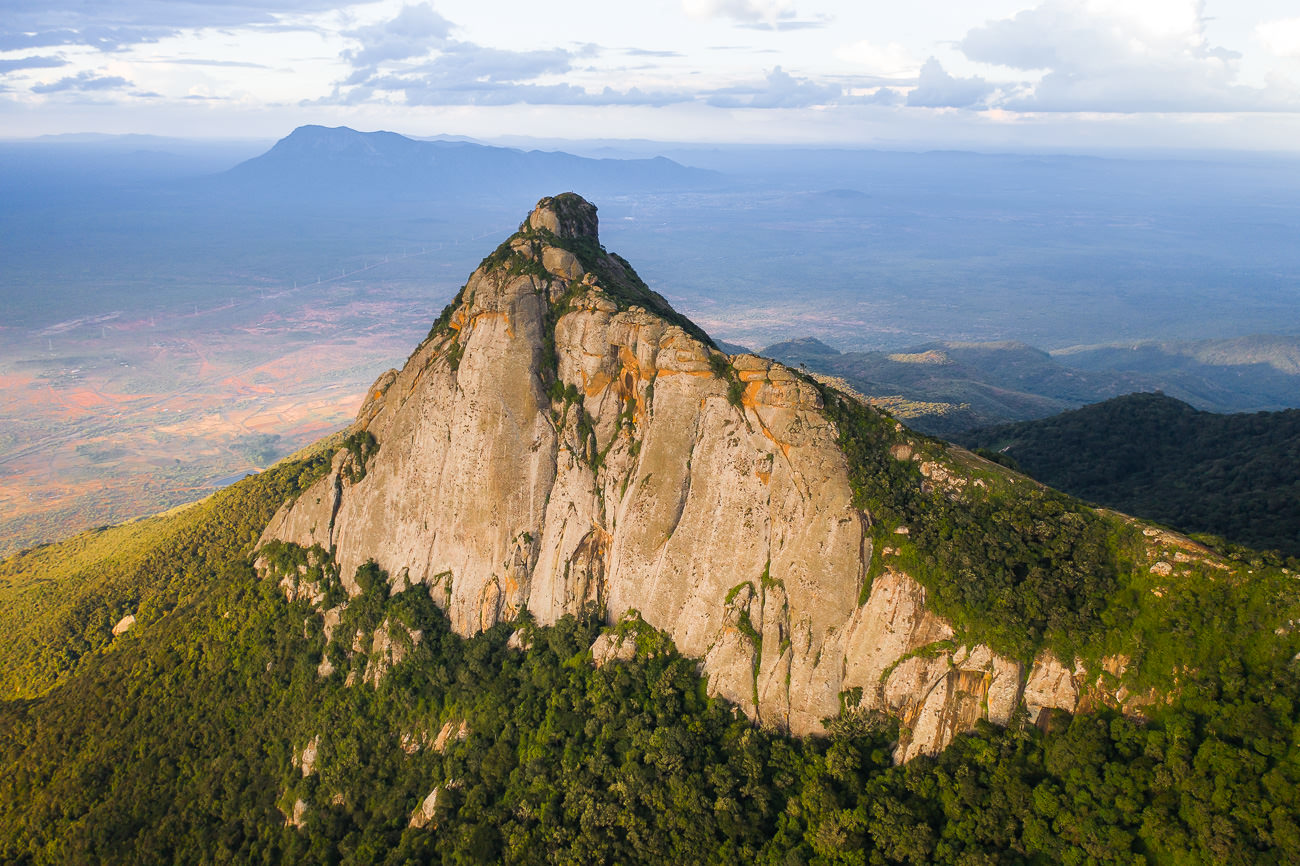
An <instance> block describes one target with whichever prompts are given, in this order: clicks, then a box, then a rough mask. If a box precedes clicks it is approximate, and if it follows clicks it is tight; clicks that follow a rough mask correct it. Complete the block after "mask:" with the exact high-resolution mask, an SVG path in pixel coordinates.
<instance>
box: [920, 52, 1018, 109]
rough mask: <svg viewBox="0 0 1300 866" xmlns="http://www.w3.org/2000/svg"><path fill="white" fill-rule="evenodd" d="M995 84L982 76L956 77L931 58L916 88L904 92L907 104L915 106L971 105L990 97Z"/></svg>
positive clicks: (949, 106) (957, 106)
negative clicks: (906, 92)
mask: <svg viewBox="0 0 1300 866" xmlns="http://www.w3.org/2000/svg"><path fill="white" fill-rule="evenodd" d="M994 90H996V87H995V86H994V85H992V84H989V83H988V82H986V81H985V80H984V79H983V78H979V77H975V78H957V77H954V76H952V75H949V74H948V73H947V72H946V71H945V70H944V68H943V66H941V65H940V64H939V61H938V60H936V59H934V58H933V57H931V58H930V59H929V60H927V61H925V64H924V65H923V66H922V67H921V74H920V76H919V77H918V78H917V82H916V87H915V88H913V89H912V91H911V92H910V93H908V94H907V104H908V105H910V106H912V107H914V108H972V107H974V106H976V105H977V104H978V103H981V102H983V101H984V100H985V99H986V98H987V97H988V96H990V95H991V94H992V93H993V91H994Z"/></svg>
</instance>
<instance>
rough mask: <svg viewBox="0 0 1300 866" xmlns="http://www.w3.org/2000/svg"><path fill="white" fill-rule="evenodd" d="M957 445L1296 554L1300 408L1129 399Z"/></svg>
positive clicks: (1114, 502) (1146, 512)
mask: <svg viewBox="0 0 1300 866" xmlns="http://www.w3.org/2000/svg"><path fill="white" fill-rule="evenodd" d="M957 439H958V441H960V442H961V443H962V444H964V445H968V446H970V447H973V448H981V449H986V450H988V451H991V452H998V453H1001V454H1003V455H1006V456H1008V457H1010V458H1012V459H1013V460H1014V462H1015V464H1016V465H1017V466H1018V468H1020V469H1022V470H1023V471H1025V472H1027V473H1029V474H1030V475H1032V476H1033V477H1034V478H1037V479H1038V480H1040V481H1042V482H1043V483H1045V484H1050V485H1051V486H1053V487H1056V488H1058V489H1060V490H1064V491H1066V492H1067V493H1071V494H1073V495H1075V496H1078V497H1081V498H1083V499H1086V500H1088V501H1091V502H1096V503H1098V504H1101V505H1105V506H1108V507H1111V508H1116V509H1119V510H1121V511H1124V512H1126V513H1129V514H1135V515H1138V516H1140V517H1144V518H1148V519H1151V520H1156V521H1159V522H1161V523H1164V524H1167V525H1169V526H1173V527H1176V528H1178V529H1180V530H1182V531H1184V532H1195V533H1208V534H1211V535H1217V536H1222V538H1223V539H1226V540H1227V541H1228V542H1230V543H1234V544H1238V545H1245V546H1247V547H1252V548H1257V549H1260V550H1276V551H1280V552H1281V553H1282V554H1284V555H1287V556H1292V557H1300V410H1296V409H1291V410H1287V411H1285V412H1256V413H1251V414H1236V415H1217V414H1214V413H1212V412H1200V411H1197V410H1196V409H1193V408H1192V407H1191V406H1188V405H1187V404H1185V403H1182V402H1179V401H1178V400H1175V399H1173V398H1172V397H1166V396H1164V395H1163V394H1158V393H1156V394H1129V395H1128V396H1125V397H1116V398H1115V399H1113V400H1107V401H1105V402H1103V403H1097V404H1095V405H1092V406H1085V407H1084V408H1082V409H1076V410H1074V411H1071V412H1064V413H1062V414H1060V415H1056V416H1053V417H1051V418H1044V419H1042V420H1040V421H1025V422H1021V423H1018V424H1007V425H1004V426H999V427H991V428H987V429H985V430H977V431H973V432H971V433H966V434H959V435H958V436H957ZM1207 540H1208V541H1210V542H1211V543H1212V544H1213V546H1216V547H1220V548H1223V545H1222V544H1221V543H1215V542H1214V540H1213V539H1207Z"/></svg>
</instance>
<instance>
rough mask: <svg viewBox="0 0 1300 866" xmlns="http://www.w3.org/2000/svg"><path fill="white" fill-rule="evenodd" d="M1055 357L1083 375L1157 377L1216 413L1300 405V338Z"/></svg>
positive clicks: (1131, 346)
mask: <svg viewBox="0 0 1300 866" xmlns="http://www.w3.org/2000/svg"><path fill="white" fill-rule="evenodd" d="M1052 357H1054V358H1056V359H1057V360H1059V361H1060V362H1061V363H1063V364H1067V365H1069V366H1071V367H1074V368H1077V369H1080V370H1088V371H1098V370H1114V371H1119V372H1124V373H1133V374H1137V375H1141V376H1146V377H1153V378H1156V379H1157V380H1158V381H1159V382H1161V387H1162V388H1163V390H1164V391H1165V392H1166V393H1168V394H1170V395H1171V396H1175V397H1178V398H1179V399H1180V400H1183V401H1185V402H1188V403H1191V404H1192V405H1194V406H1196V407H1198V408H1200V409H1208V410H1210V411H1213V412H1259V411H1278V410H1281V409H1293V408H1296V407H1297V406H1300V337H1294V336H1285V335H1280V334H1256V335H1253V336H1248V337H1235V338H1232V339H1225V340H1191V341H1186V340H1185V341H1155V340H1151V341H1144V342H1137V343H1127V344H1124V345H1113V346H1075V347H1072V348H1069V349H1060V350H1057V351H1055V352H1053V353H1052Z"/></svg>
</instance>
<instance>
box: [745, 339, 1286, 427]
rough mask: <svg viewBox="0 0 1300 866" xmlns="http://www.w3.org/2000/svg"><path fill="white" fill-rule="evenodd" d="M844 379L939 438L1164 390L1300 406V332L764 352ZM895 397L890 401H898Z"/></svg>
mask: <svg viewBox="0 0 1300 866" xmlns="http://www.w3.org/2000/svg"><path fill="white" fill-rule="evenodd" d="M761 354H763V355H766V356H768V357H771V358H775V359H776V360H778V361H781V362H782V363H785V364H790V365H793V366H804V367H806V368H807V369H809V370H811V371H813V372H816V373H820V374H824V375H829V376H834V377H837V378H841V379H843V380H844V381H845V382H847V383H848V384H849V385H851V386H852V387H853V388H855V389H856V390H858V391H860V392H861V393H863V394H864V395H866V396H868V397H871V398H875V399H876V400H877V402H881V403H882V404H883V405H885V406H887V407H888V408H890V409H891V411H893V412H894V414H896V415H897V416H899V417H900V418H902V419H903V420H905V421H906V422H907V423H908V424H909V425H911V426H912V427H914V428H916V429H917V430H920V431H922V432H925V433H930V434H932V435H940V436H943V435H952V434H955V433H958V432H960V431H963V430H969V429H972V428H975V427H984V426H989V425H993V424H1001V423H1006V422H1011V421H1025V420H1031V419H1035V418H1044V417H1047V416H1049V415H1053V414H1056V413H1058V412H1063V411H1065V410H1068V409H1076V408H1078V407H1080V406H1083V405H1085V404H1088V403H1095V402H1098V401H1101V400H1106V399H1109V398H1111V397H1117V396H1120V395H1122V394H1129V393H1133V392H1136V391H1163V392H1164V393H1166V394H1168V395H1170V396H1171V397H1176V398H1178V399H1180V400H1184V401H1186V402H1187V403H1189V404H1191V405H1192V406H1195V407H1196V408H1199V409H1203V410H1208V411H1211V412H1247V411H1268V410H1272V411H1276V410H1281V409H1286V408H1292V407H1297V406H1300V338H1297V337H1283V336H1274V335H1260V336H1254V337H1242V338H1238V339H1233V340H1204V341H1198V342H1189V343H1174V342H1166V343H1144V344H1140V345H1138V346H1135V347H1132V348H1128V347H1116V346H1093V347H1085V348H1077V349H1067V350H1063V351H1060V352H1056V353H1050V354H1049V353H1048V352H1045V351H1043V350H1041V349H1035V348H1033V347H1032V346H1027V345H1025V344H1024V343H1019V342H999V343H960V342H933V343H924V344H921V345H919V346H915V347H913V348H910V349H908V350H906V351H903V352H839V351H837V350H835V349H833V348H831V347H830V346H828V345H826V344H825V343H823V342H821V341H820V340H817V339H815V338H812V337H807V338H804V339H800V340H790V341H787V342H784V343H777V344H775V345H772V346H768V347H767V348H766V349H763V351H762V353H761ZM890 401H892V402H890Z"/></svg>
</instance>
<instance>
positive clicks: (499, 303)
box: [263, 194, 1073, 759]
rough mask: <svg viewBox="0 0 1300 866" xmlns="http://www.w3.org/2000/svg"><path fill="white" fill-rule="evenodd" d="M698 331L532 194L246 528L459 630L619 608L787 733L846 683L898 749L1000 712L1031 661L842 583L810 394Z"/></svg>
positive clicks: (561, 212)
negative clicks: (275, 502)
mask: <svg viewBox="0 0 1300 866" xmlns="http://www.w3.org/2000/svg"><path fill="white" fill-rule="evenodd" d="M706 340H707V338H705V337H704V335H703V334H702V333H701V332H699V331H698V329H696V328H694V327H693V326H691V325H690V323H689V322H685V321H684V320H681V319H680V317H678V316H677V315H676V314H675V313H672V311H671V310H670V308H668V307H667V304H666V303H665V302H664V301H663V299H662V298H659V297H658V296H657V295H653V293H650V292H649V291H648V290H647V289H645V288H644V284H642V283H640V280H639V278H637V277H636V276H635V274H634V273H633V272H632V271H631V269H630V268H629V267H628V266H627V265H626V263H625V262H623V261H622V260H621V259H618V258H617V257H613V256H609V255H607V254H605V253H604V251H603V250H602V249H601V248H600V246H599V241H598V222H597V217H596V209H595V207H594V206H592V205H590V204H588V203H587V202H585V201H583V200H582V199H581V198H578V197H577V196H574V195H572V194H565V195H562V196H557V197H555V198H551V199H543V200H542V202H541V203H539V204H538V206H537V208H536V209H535V210H534V211H533V212H532V213H531V214H530V215H529V216H528V218H527V219H526V220H525V222H524V224H523V225H522V226H521V230H520V232H519V233H518V234H516V235H515V236H514V237H513V238H512V239H510V240H509V241H507V243H506V244H503V245H502V247H501V248H500V249H498V251H497V252H496V253H494V254H493V256H490V257H489V258H488V259H487V260H485V262H484V264H483V265H481V266H480V267H479V269H478V270H476V271H475V272H474V274H473V275H471V277H470V279H469V281H468V283H467V284H466V286H465V288H464V290H463V291H462V292H461V294H460V295H459V296H458V298H457V300H456V302H455V303H454V304H453V306H452V307H451V308H449V311H448V312H447V313H445V314H444V319H442V320H441V321H440V324H439V325H436V326H435V328H434V331H433V332H432V333H431V336H430V338H429V339H427V340H426V341H425V342H424V343H423V344H421V346H420V347H418V348H417V349H416V351H415V352H414V353H413V354H412V355H411V357H410V359H409V360H408V361H407V362H406V364H405V366H404V367H403V368H402V369H401V370H400V371H390V372H388V373H385V374H384V375H383V376H381V377H380V378H379V380H378V381H377V382H376V383H375V386H374V388H373V389H372V391H371V394H370V395H369V397H368V398H367V400H366V402H365V404H364V405H363V406H362V408H361V411H360V412H359V414H358V419H357V422H356V424H355V425H354V427H353V432H354V433H357V434H361V433H369V434H370V435H372V436H373V437H374V440H375V441H376V442H377V445H378V448H377V450H376V451H374V453H373V454H369V455H367V453H366V452H364V451H362V452H358V451H356V450H349V449H343V450H340V451H339V452H338V454H337V455H336V456H335V460H334V464H333V467H332V471H331V472H330V474H329V475H328V476H326V477H325V478H323V479H321V480H320V481H319V482H317V483H316V484H315V485H314V486H313V487H312V488H310V489H309V490H308V491H306V492H305V493H304V494H302V496H301V497H299V499H298V500H297V501H296V502H293V503H291V504H288V505H286V506H285V507H284V508H282V509H281V510H280V512H279V513H278V514H277V515H276V517H275V518H274V520H273V521H272V522H271V524H270V526H269V527H268V528H267V530H266V533H265V535H264V537H263V538H264V540H269V539H272V538H278V539H281V540H284V541H291V542H295V543H298V544H301V545H303V546H310V545H313V544H319V545H320V546H321V547H323V548H324V549H326V550H330V549H333V550H334V553H335V557H336V561H337V562H338V564H339V566H340V569H341V574H342V575H343V578H344V581H345V583H348V584H349V586H350V587H351V588H352V589H353V590H354V591H355V584H354V583H352V582H351V577H350V575H352V574H353V573H354V572H355V569H356V568H357V567H358V566H360V565H362V564H363V563H365V562H366V561H367V560H370V559H373V560H375V561H376V562H377V563H378V564H379V566H380V567H382V568H383V569H385V570H386V571H387V572H388V574H389V576H390V579H392V580H393V581H394V582H395V583H397V584H398V585H399V586H400V585H405V583H404V582H406V581H409V582H411V583H423V584H425V585H426V586H428V587H429V591H430V593H431V595H432V597H433V598H434V599H435V600H436V601H437V602H438V603H439V604H441V605H442V606H443V607H444V608H445V610H446V611H447V614H448V616H449V617H450V619H451V622H452V626H453V628H454V629H455V630H456V631H457V632H458V633H460V634H462V635H470V634H474V633H476V632H478V631H480V630H482V629H486V628H489V627H490V626H492V625H494V624H496V623H498V622H501V621H505V620H512V619H514V618H516V617H517V616H518V615H519V614H520V613H521V612H522V611H523V610H524V609H525V608H526V609H527V610H528V611H529V612H531V614H532V615H533V617H534V618H535V619H536V620H537V621H538V622H540V623H543V624H548V623H552V622H554V621H556V620H557V619H559V618H560V617H561V616H563V615H564V614H566V613H576V612H578V611H580V610H582V609H583V608H584V606H586V605H590V604H594V605H596V606H597V607H598V608H599V609H600V610H601V611H603V612H604V614H605V615H606V616H607V617H608V618H609V619H610V620H611V621H612V620H617V619H619V618H621V617H622V616H624V615H625V614H626V613H627V612H628V611H636V612H638V613H639V614H640V616H641V617H642V618H643V619H644V620H645V622H647V623H649V624H650V625H652V626H654V627H656V628H658V629H660V630H662V631H664V632H666V633H668V634H669V635H671V637H672V638H673V640H674V641H675V642H676V644H677V647H678V648H679V649H680V650H681V651H682V652H684V653H686V654H688V655H692V656H695V657H697V658H699V659H701V660H702V665H703V671H704V673H705V674H706V675H707V677H708V682H709V688H710V690H711V691H712V692H713V693H714V694H718V695H721V696H724V697H726V698H728V699H729V700H732V701H734V702H735V703H737V704H738V705H740V706H741V707H742V708H743V709H744V711H745V712H746V713H747V714H749V715H750V716H751V717H752V718H754V719H755V720H757V721H759V722H761V723H764V724H771V725H773V726H777V727H780V728H783V729H786V730H789V731H791V732H793V733H796V734H809V733H818V732H821V731H822V730H823V726H822V720H823V719H826V718H828V717H830V716H833V715H835V714H836V713H837V712H839V710H840V708H841V705H842V703H843V702H844V701H845V699H846V697H845V696H846V694H847V696H849V699H850V700H851V702H852V703H854V705H856V706H859V707H861V708H864V709H870V710H881V711H885V712H889V713H891V714H894V715H896V716H898V717H899V718H901V719H902V721H903V722H904V725H905V729H904V735H903V737H902V739H901V741H900V744H899V746H898V751H897V757H898V758H900V759H907V758H910V757H912V756H914V755H917V754H921V753H924V752H933V751H936V750H938V749H940V748H942V747H943V746H944V745H946V744H947V743H948V742H949V741H950V740H951V738H952V736H953V735H954V734H955V733H956V732H958V731H961V730H965V729H969V728H970V727H971V726H973V724H974V723H975V721H976V720H977V719H979V718H989V719H991V720H993V721H999V722H1004V721H1006V720H1007V719H1008V718H1010V716H1011V714H1012V712H1013V711H1014V709H1015V708H1016V707H1017V706H1018V705H1019V702H1020V700H1021V695H1022V692H1023V684H1024V680H1025V678H1026V676H1027V675H1028V674H1029V672H1027V671H1023V670H1022V669H1021V666H1020V665H1017V664H1015V663H1013V662H1009V661H1007V660H1005V659H1001V658H999V657H997V656H995V655H994V654H993V653H992V652H991V651H989V650H988V649H987V648H986V647H973V648H967V647H957V646H953V645H952V641H951V640H950V639H951V638H952V636H953V633H952V629H951V628H950V627H949V626H948V624H947V623H945V622H943V621H942V620H941V619H939V618H938V617H936V616H935V615H934V614H933V613H931V612H930V611H928V610H927V608H926V606H925V592H924V590H923V589H922V588H921V587H920V586H919V585H918V584H916V582H915V581H913V580H912V579H911V578H910V577H908V576H907V575H906V574H903V573H901V572H897V571H894V570H889V569H887V570H885V572H884V573H883V574H881V575H879V576H877V577H876V578H875V580H874V581H873V583H872V585H871V587H870V589H869V590H867V591H865V592H864V582H865V580H866V576H867V574H868V569H869V566H870V564H871V560H872V556H873V551H872V549H871V543H870V541H869V534H868V532H867V528H868V524H867V520H868V518H867V516H866V515H865V514H863V513H862V512H861V511H859V510H858V509H856V508H855V507H854V505H853V498H852V491H851V488H850V486H849V478H848V467H847V464H846V461H845V457H844V455H843V453H842V452H841V450H840V448H839V446H838V444H837V431H836V429H835V427H834V425H833V424H832V423H831V422H830V421H829V420H828V419H827V418H826V417H825V415H824V414H823V412H822V411H821V409H822V404H821V398H820V394H819V391H818V390H817V388H816V387H814V385H813V384H812V383H810V382H809V381H807V380H806V379H804V378H803V377H802V376H800V375H797V374H796V373H794V372H793V371H791V370H789V369H787V368H785V367H783V366H781V365H780V364H776V363H773V362H771V361H768V360H765V359H762V358H758V357H755V356H752V355H736V356H733V357H728V356H725V355H723V354H722V353H720V352H718V350H717V349H715V348H713V347H712V346H711V345H709V344H708V343H707V342H706ZM864 596H865V598H864ZM860 599H863V603H861V604H860V603H859V601H860ZM1058 667H1059V665H1058ZM1029 678H1030V680H1031V681H1032V682H1034V683H1035V685H1036V689H1035V690H1034V695H1035V697H1036V698H1038V699H1040V700H1045V701H1048V702H1049V703H1050V702H1052V701H1056V702H1057V704H1056V705H1062V704H1068V706H1067V708H1070V709H1072V708H1073V704H1072V700H1073V697H1072V696H1070V700H1069V701H1064V700H1062V696H1063V695H1067V694H1068V691H1069V690H1068V689H1063V688H1059V687H1057V686H1055V685H1053V684H1052V683H1054V682H1055V681H1054V680H1052V672H1049V673H1046V674H1042V675H1038V676H1037V677H1036V678H1035V677H1034V676H1030V677H1029ZM859 689H860V690H861V692H860V694H859V692H858V691H857V690H859ZM1040 696H1041V697H1040Z"/></svg>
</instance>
